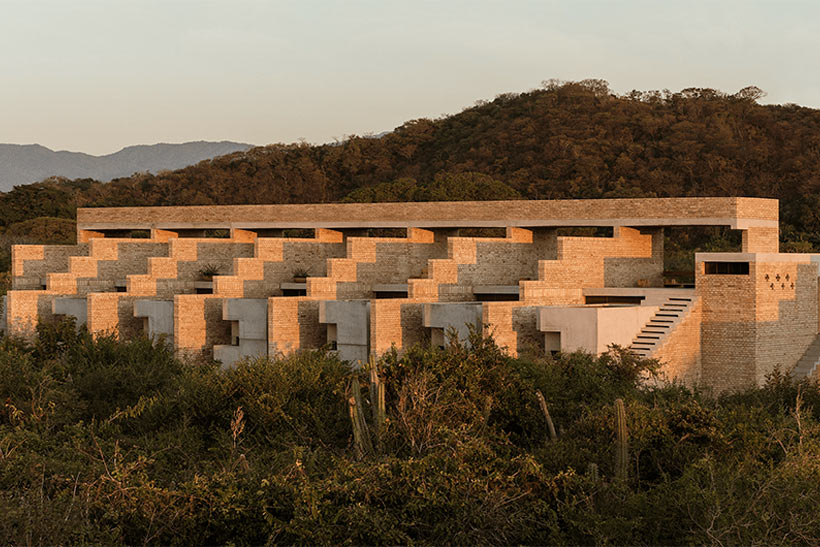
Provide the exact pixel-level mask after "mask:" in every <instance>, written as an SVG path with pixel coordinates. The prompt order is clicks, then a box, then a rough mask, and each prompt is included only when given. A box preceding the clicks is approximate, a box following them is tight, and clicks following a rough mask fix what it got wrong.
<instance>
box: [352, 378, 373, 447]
mask: <svg viewBox="0 0 820 547" xmlns="http://www.w3.org/2000/svg"><path fill="white" fill-rule="evenodd" d="M351 392H352V393H351V395H350V397H348V399H347V403H348V408H349V410H350V421H351V422H352V424H353V444H354V445H355V447H356V452H357V454H358V455H359V457H360V458H361V457H364V456H367V455H369V454H372V453H373V443H372V442H371V441H370V432H369V431H368V428H367V422H366V420H365V417H364V413H363V406H362V389H361V386H360V385H359V379H358V378H356V377H354V378H353V381H352V382H351Z"/></svg>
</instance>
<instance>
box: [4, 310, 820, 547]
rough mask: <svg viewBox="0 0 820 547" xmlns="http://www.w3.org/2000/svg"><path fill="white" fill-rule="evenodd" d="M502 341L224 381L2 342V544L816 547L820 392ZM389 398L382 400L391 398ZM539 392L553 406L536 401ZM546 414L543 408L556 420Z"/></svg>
mask: <svg viewBox="0 0 820 547" xmlns="http://www.w3.org/2000/svg"><path fill="white" fill-rule="evenodd" d="M655 370H657V362H654V361H646V360H636V358H635V357H634V356H633V355H632V354H630V353H629V352H625V351H619V350H618V349H613V350H612V351H611V352H610V353H608V354H605V355H603V356H601V357H599V358H596V357H593V356H591V355H588V354H580V353H574V354H565V355H560V356H556V357H538V358H527V357H523V358H519V359H513V358H511V357H509V356H508V355H507V354H505V353H504V352H502V351H501V350H500V349H499V348H498V347H497V346H496V345H495V344H494V343H493V341H492V340H491V339H481V338H480V337H478V336H473V337H472V340H471V345H470V346H467V345H465V344H464V343H463V341H455V340H454V341H452V343H451V344H450V345H449V346H448V347H447V348H446V349H443V350H442V349H438V348H431V347H427V348H424V347H416V348H414V349H412V350H410V351H409V352H407V353H405V354H404V355H401V356H399V355H396V354H390V353H388V354H387V355H386V356H385V357H384V358H383V359H381V360H380V362H379V363H378V364H377V366H376V367H375V368H374V369H373V371H374V373H369V371H368V370H360V371H352V370H351V369H350V367H349V366H348V365H347V364H345V363H342V362H340V361H339V360H338V359H337V358H336V357H334V356H333V355H332V354H328V353H325V352H323V351H313V352H302V353H299V354H296V355H294V356H291V357H289V358H287V359H282V360H275V359H267V358H262V359H258V360H256V361H248V362H243V363H241V364H239V365H238V366H236V367H233V368H230V369H227V370H225V369H220V368H219V366H218V365H217V364H214V363H200V362H180V361H177V360H175V359H174V358H173V357H172V355H171V352H170V351H169V350H168V349H166V348H164V347H163V346H162V345H159V346H156V347H154V346H153V345H152V344H151V341H149V340H147V339H134V340H130V341H117V340H115V339H113V338H105V337H101V338H97V339H96V340H95V339H93V338H92V337H91V336H90V335H89V334H88V333H87V332H85V331H83V332H80V333H77V332H76V330H75V328H74V325H73V324H71V323H64V324H56V325H41V326H40V336H39V338H38V339H37V340H36V341H35V342H34V343H33V344H25V343H23V342H21V341H19V340H12V339H9V338H3V339H0V393H2V395H3V398H4V404H3V406H2V407H0V537H2V538H4V539H5V540H6V541H7V542H8V543H10V544H26V545H66V544H104V545H121V544H124V545H147V544H158V545H190V544H197V545H202V544H204V545H222V544H231V545H274V544H285V545H292V544H298V545H303V544H309V545H341V544H352V545H409V544H414V545H593V544H595V545H773V544H776V545H791V544H794V545H816V544H818V542H820V514H819V513H818V511H817V503H818V500H820V480H818V479H820V421H818V420H820V392H819V391H818V388H817V385H816V384H809V383H807V382H803V383H801V384H797V385H796V384H794V383H792V382H790V381H789V379H788V377H786V376H783V375H781V374H773V375H772V376H771V377H770V378H769V379H768V381H767V383H766V385H765V386H764V387H761V388H753V389H749V390H747V391H744V392H741V393H735V394H731V395H724V396H721V397H715V396H711V395H709V394H707V393H703V392H697V391H690V390H687V389H685V388H683V387H681V386H674V385H666V386H662V387H660V386H659V387H651V386H648V385H645V384H642V383H641V382H640V379H641V378H643V377H646V376H651V375H652V374H653V371H655ZM379 393H380V394H381V395H377V394H379ZM542 401H543V403H542ZM547 415H549V418H547Z"/></svg>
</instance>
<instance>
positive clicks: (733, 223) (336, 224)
mask: <svg viewBox="0 0 820 547" xmlns="http://www.w3.org/2000/svg"><path fill="white" fill-rule="evenodd" d="M699 225H700V226H728V227H731V228H734V229H747V228H752V227H777V226H778V202H777V200H774V199H761V198H738V197H730V198H638V199H583V200H580V199H573V200H550V201H547V200H530V201H527V200H518V201H460V202H425V203H322V204H304V205H302V204H300V205H292V204H288V205H220V206H210V205H209V206H190V207H105V208H81V209H78V210H77V229H78V230H92V231H93V230H123V229H126V230H144V229H150V228H158V229H167V230H174V229H204V228H239V229H242V228H246V229H262V228H331V229H332V228H339V229H342V228H404V227H420V228H459V227H463V228H468V227H470V228H472V227H507V226H520V227H559V226H699Z"/></svg>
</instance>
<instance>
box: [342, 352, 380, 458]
mask: <svg viewBox="0 0 820 547" xmlns="http://www.w3.org/2000/svg"><path fill="white" fill-rule="evenodd" d="M369 365H370V386H369V390H370V407H371V410H372V412H373V424H372V425H371V426H368V424H367V418H366V417H365V411H364V403H363V402H362V389H361V385H360V384H359V379H358V378H357V377H356V376H354V377H353V379H352V380H351V382H350V387H349V388H348V398H347V404H348V410H349V412H350V422H351V424H352V425H353V444H354V446H355V448H356V453H357V454H358V456H359V457H360V458H363V457H365V456H369V455H371V454H373V453H374V452H375V450H374V446H373V440H372V439H371V431H372V432H373V433H374V434H375V437H376V447H375V448H378V449H379V450H380V449H381V443H382V435H383V434H384V424H385V422H386V419H387V418H386V416H387V413H386V411H385V402H384V399H385V398H384V392H385V386H384V382H383V381H382V379H381V378H380V377H379V372H378V367H377V365H376V361H375V359H374V358H373V357H371V358H370V360H369Z"/></svg>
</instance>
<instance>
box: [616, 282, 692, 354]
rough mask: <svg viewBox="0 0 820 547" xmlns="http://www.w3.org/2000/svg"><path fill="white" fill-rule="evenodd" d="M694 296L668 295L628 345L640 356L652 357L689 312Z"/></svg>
mask: <svg viewBox="0 0 820 547" xmlns="http://www.w3.org/2000/svg"><path fill="white" fill-rule="evenodd" d="M696 299H697V297H696V296H670V297H669V298H667V299H666V302H664V303H663V305H661V307H660V309H658V311H657V313H655V315H654V316H652V319H650V320H649V322H648V323H647V324H646V325H644V327H643V328H642V329H641V332H640V333H638V336H636V337H635V340H633V342H632V345H631V346H629V349H631V350H632V351H633V352H635V353H636V354H637V355H638V356H640V357H652V355H653V354H654V353H655V351H657V350H658V348H660V347H661V344H662V343H663V342H664V340H665V339H666V337H667V336H669V334H670V333H671V332H672V331H674V330H675V327H676V326H677V325H678V323H680V322H681V321H682V320H683V318H684V317H686V316H687V315H688V314H689V311H690V310H691V309H692V306H693V305H694V304H695V301H696Z"/></svg>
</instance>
